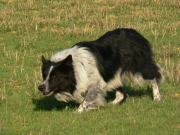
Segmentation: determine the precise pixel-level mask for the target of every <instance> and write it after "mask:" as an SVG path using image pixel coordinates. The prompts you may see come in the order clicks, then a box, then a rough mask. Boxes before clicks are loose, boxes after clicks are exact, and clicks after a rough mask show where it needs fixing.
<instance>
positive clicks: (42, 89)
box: [38, 84, 45, 92]
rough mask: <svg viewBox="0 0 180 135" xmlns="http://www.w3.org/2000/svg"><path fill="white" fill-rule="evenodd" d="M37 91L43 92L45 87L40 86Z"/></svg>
mask: <svg viewBox="0 0 180 135" xmlns="http://www.w3.org/2000/svg"><path fill="white" fill-rule="evenodd" d="M38 89H39V90H40V91H42V92H43V91H44V90H45V85H44V84H40V85H39V87H38Z"/></svg>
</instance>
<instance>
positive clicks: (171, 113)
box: [0, 0, 180, 135]
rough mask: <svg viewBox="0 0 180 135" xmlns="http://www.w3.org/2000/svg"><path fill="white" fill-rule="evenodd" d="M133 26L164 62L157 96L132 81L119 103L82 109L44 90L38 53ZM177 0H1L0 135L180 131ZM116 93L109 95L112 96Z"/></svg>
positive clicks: (46, 53)
mask: <svg viewBox="0 0 180 135" xmlns="http://www.w3.org/2000/svg"><path fill="white" fill-rule="evenodd" d="M118 27H127V28H134V29H136V30H137V31H139V32H140V33H141V34H142V35H143V36H145V37H146V38H147V39H148V40H149V41H150V42H151V43H152V49H153V52H154V54H155V55H154V59H155V60H156V61H157V62H158V63H159V64H160V65H161V66H162V67H163V68H164V75H165V81H164V83H162V84H160V86H159V88H160V91H161V94H162V101H161V102H153V101H152V93H151V88H150V87H148V85H145V86H144V87H142V88H141V87H139V86H130V84H127V85H126V87H125V90H126V91H127V94H128V95H129V97H128V98H127V100H126V101H125V102H124V103H123V104H122V105H120V106H113V105H110V104H109V105H107V106H106V107H105V108H99V109H97V110H92V111H90V112H88V113H83V114H81V115H79V114H74V113H72V112H73V111H75V110H76V109H77V107H78V105H77V104H74V103H68V104H61V103H60V102H58V101H56V100H55V99H54V98H53V97H46V98H44V97H43V96H42V93H40V92H39V91H38V89H37V86H38V85H39V83H40V82H41V81H42V78H41V60H40V58H41V55H42V54H43V55H44V56H45V57H46V58H49V57H51V55H52V54H54V53H56V52H57V51H60V50H63V49H66V48H69V47H71V46H72V45H74V44H76V43H77V42H80V41H83V40H94V39H96V38H98V37H99V36H101V35H102V34H104V33H105V32H106V31H108V30H113V29H115V28H118ZM179 37H180V2H179V1H178V0H172V1H169V0H164V1H162V0H85V1H84V0H52V1H47V0H1V1H0V50H1V51H0V58H1V60H0V63H1V64H0V75H1V78H0V134H2V135H5V134H7V135H10V134H28V135H34V134H39V135H44V134H52V135H54V134H110V135H112V134H114V135H116V134H128V135H134V134H138V135H139V134H140V135H141V134H142V135H145V134H147V135H148V134H149V135H152V134H162V135H166V134H167V135H169V134H172V135H175V134H176V135H178V134H179V133H180V109H179V107H180V83H179V82H180V38H179ZM112 97H113V96H112Z"/></svg>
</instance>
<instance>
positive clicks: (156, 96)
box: [151, 78, 161, 101]
mask: <svg viewBox="0 0 180 135" xmlns="http://www.w3.org/2000/svg"><path fill="white" fill-rule="evenodd" d="M151 85H152V90H153V99H154V101H160V100H161V94H160V92H159V88H158V85H157V81H156V79H155V78H154V79H153V80H151Z"/></svg>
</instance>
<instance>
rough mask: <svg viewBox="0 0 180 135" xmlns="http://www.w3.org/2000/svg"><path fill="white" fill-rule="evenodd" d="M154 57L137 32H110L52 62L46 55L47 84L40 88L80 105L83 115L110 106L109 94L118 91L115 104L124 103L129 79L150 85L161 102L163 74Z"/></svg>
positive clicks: (44, 77) (41, 85)
mask: <svg viewBox="0 0 180 135" xmlns="http://www.w3.org/2000/svg"><path fill="white" fill-rule="evenodd" d="M152 55H153V54H152V51H151V48H150V43H149V42H148V41H147V40H146V39H145V38H144V37H143V36H142V35H140V34H139V33H138V32H137V31H135V30H133V29H124V28H122V29H116V30H113V31H109V32H107V33H106V34H104V35H103V36H101V37H100V38H98V39H97V40H94V41H84V42H80V43H77V44H76V45H74V46H73V47H72V48H69V49H66V50H63V51H60V52H58V53H56V54H55V55H53V56H52V57H51V59H50V60H45V58H44V57H43V56H42V63H43V66H42V75H43V82H42V83H41V84H40V85H39V87H38V88H39V90H40V91H42V92H43V95H46V96H49V95H52V94H53V95H54V96H55V98H56V99H57V100H58V101H64V102H68V101H75V102H77V103H79V104H80V106H79V108H78V109H77V110H76V112H79V113H81V112H83V111H89V110H90V109H95V108H97V107H98V106H104V105H106V100H105V96H106V92H109V91H115V92H116V98H115V99H114V101H113V102H112V103H113V104H119V103H121V102H122V101H123V100H124V99H125V98H126V94H125V92H124V90H123V84H124V82H125V81H126V80H127V79H131V81H133V82H135V83H137V84H139V85H141V84H143V83H144V82H150V83H151V85H152V90H153V98H154V100H155V101H160V100H161V95H160V92H159V89H158V85H157V83H160V82H161V81H162V80H163V78H164V77H163V71H162V68H161V67H160V66H159V65H158V64H156V63H155V62H154V60H153V58H152Z"/></svg>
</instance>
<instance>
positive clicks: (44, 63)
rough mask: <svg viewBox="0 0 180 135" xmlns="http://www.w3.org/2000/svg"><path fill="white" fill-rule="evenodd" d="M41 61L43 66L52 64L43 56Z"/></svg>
mask: <svg viewBox="0 0 180 135" xmlns="http://www.w3.org/2000/svg"><path fill="white" fill-rule="evenodd" d="M41 61H42V63H43V65H47V64H49V63H50V61H49V60H46V59H45V58H44V56H43V55H42V57H41Z"/></svg>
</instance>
